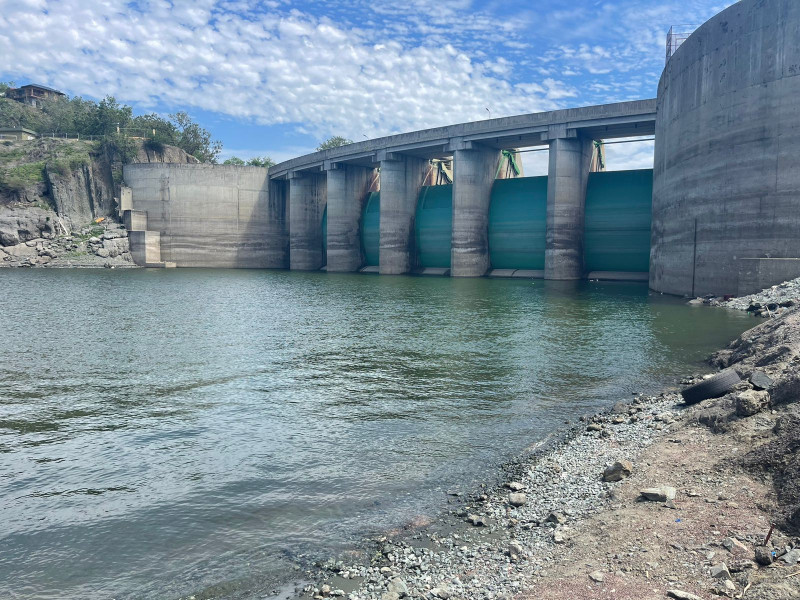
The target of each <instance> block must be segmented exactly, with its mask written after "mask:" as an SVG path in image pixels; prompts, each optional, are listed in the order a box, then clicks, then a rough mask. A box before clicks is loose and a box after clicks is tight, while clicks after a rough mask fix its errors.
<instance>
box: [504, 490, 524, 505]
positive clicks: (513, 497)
mask: <svg viewBox="0 0 800 600" xmlns="http://www.w3.org/2000/svg"><path fill="white" fill-rule="evenodd" d="M527 500H528V498H527V496H525V494H522V493H520V492H511V493H510V494H509V495H508V503H509V504H510V505H511V506H517V507H519V506H525V502H527Z"/></svg>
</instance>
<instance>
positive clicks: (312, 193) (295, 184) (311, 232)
mask: <svg viewBox="0 0 800 600" xmlns="http://www.w3.org/2000/svg"><path fill="white" fill-rule="evenodd" d="M325 201H326V178H325V175H324V174H322V173H304V172H293V173H292V174H291V176H290V177H289V268H290V269H292V270H293V271H316V270H317V269H320V268H321V267H322V266H323V264H322V213H323V211H324V210H325Z"/></svg>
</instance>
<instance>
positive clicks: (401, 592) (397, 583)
mask: <svg viewBox="0 0 800 600" xmlns="http://www.w3.org/2000/svg"><path fill="white" fill-rule="evenodd" d="M387 591H389V592H394V593H395V594H397V595H398V597H400V598H404V597H406V596H408V587H407V586H406V582H405V581H403V580H402V579H400V578H399V577H394V578H393V579H392V580H391V581H389V588H388V590H387Z"/></svg>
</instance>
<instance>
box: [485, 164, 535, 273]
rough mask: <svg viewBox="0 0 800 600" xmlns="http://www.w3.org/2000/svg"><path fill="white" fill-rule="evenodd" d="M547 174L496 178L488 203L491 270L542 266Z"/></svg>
mask: <svg viewBox="0 0 800 600" xmlns="http://www.w3.org/2000/svg"><path fill="white" fill-rule="evenodd" d="M546 229H547V177H519V178H516V179H498V180H497V181H495V182H494V186H493V187H492V199H491V204H490V205H489V260H490V263H491V268H492V269H535V270H543V269H544V249H545V232H546Z"/></svg>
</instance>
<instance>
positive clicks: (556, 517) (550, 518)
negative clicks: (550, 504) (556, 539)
mask: <svg viewBox="0 0 800 600" xmlns="http://www.w3.org/2000/svg"><path fill="white" fill-rule="evenodd" d="M544 522H545V523H555V524H556V525H563V524H564V523H566V522H567V517H565V516H564V514H563V513H560V512H555V511H554V512H551V513H550V514H549V515H547V518H546V519H545V520H544Z"/></svg>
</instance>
